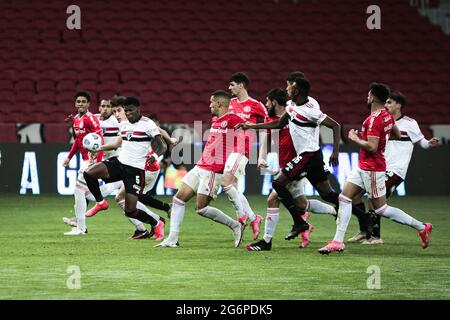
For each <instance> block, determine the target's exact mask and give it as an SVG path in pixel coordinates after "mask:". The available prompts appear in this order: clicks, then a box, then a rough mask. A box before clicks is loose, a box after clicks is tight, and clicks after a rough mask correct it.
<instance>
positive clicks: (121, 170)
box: [103, 157, 145, 196]
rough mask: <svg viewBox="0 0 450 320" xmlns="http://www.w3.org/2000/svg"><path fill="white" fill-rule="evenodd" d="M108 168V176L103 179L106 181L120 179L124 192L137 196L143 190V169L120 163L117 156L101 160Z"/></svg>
mask: <svg viewBox="0 0 450 320" xmlns="http://www.w3.org/2000/svg"><path fill="white" fill-rule="evenodd" d="M103 163H104V164H105V165H106V168H107V169H108V173H109V178H108V179H103V181H105V182H106V183H109V182H115V181H119V180H122V181H123V184H124V186H125V191H126V193H131V194H135V195H137V196H139V195H140V194H141V193H142V191H143V190H144V185H145V171H144V170H142V169H138V168H135V167H131V166H127V165H126V164H123V163H121V162H120V161H119V160H118V159H117V158H115V157H114V158H111V159H108V160H105V161H103Z"/></svg>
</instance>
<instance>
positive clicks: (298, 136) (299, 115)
mask: <svg viewBox="0 0 450 320" xmlns="http://www.w3.org/2000/svg"><path fill="white" fill-rule="evenodd" d="M316 103H317V102H316ZM286 112H287V113H288V115H289V132H290V133H291V137H292V142H293V144H294V148H295V151H296V152H297V155H299V154H302V153H304V152H315V151H317V150H319V148H320V146H319V137H320V124H321V123H322V121H323V120H325V118H326V117H327V115H326V114H324V113H323V112H322V111H321V110H320V108H319V106H318V104H317V105H316V104H314V103H312V102H311V101H308V102H306V103H305V104H303V105H300V106H297V105H296V104H295V103H294V102H293V101H292V100H290V101H288V102H287V105H286Z"/></svg>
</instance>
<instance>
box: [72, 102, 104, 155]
mask: <svg viewBox="0 0 450 320" xmlns="http://www.w3.org/2000/svg"><path fill="white" fill-rule="evenodd" d="M72 127H73V131H74V132H75V141H74V142H73V146H72V149H70V152H69V156H68V158H69V159H72V157H73V156H74V155H75V153H76V152H77V150H78V149H80V153H81V156H82V157H83V160H89V155H88V151H87V150H86V149H85V148H84V147H83V138H84V137H85V136H86V135H87V134H88V133H92V132H94V133H97V134H98V135H100V136H101V137H102V142H103V134H102V128H101V127H100V121H99V120H98V118H97V117H96V116H94V115H93V114H92V113H90V112H89V111H88V112H86V113H85V114H83V115H82V116H81V117H80V115H79V114H77V115H76V116H75V117H73V124H72ZM102 157H103V152H99V153H98V156H97V161H101V159H102Z"/></svg>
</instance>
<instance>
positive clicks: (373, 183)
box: [347, 168, 386, 199]
mask: <svg viewBox="0 0 450 320" xmlns="http://www.w3.org/2000/svg"><path fill="white" fill-rule="evenodd" d="M347 181H348V182H351V183H353V184H356V185H357V186H358V187H360V188H362V189H364V190H365V191H366V192H367V195H368V197H369V198H370V199H372V198H373V199H377V198H380V197H382V196H384V195H386V173H385V172H384V171H365V170H361V169H360V168H357V169H356V170H353V171H352V172H350V174H349V175H348V177H347Z"/></svg>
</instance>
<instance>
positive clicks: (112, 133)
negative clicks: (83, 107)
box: [63, 98, 164, 240]
mask: <svg viewBox="0 0 450 320" xmlns="http://www.w3.org/2000/svg"><path fill="white" fill-rule="evenodd" d="M124 99H125V98H123V99H121V98H119V99H115V98H113V99H111V100H107V99H103V100H101V102H100V106H99V112H100V114H96V115H95V116H96V117H97V118H98V119H99V121H100V126H101V128H102V132H103V139H104V143H105V145H107V144H109V143H112V142H113V141H114V140H115V139H117V136H118V135H119V122H120V121H122V120H124V119H126V116H125V113H124V112H123V106H122V105H120V106H117V105H116V103H117V102H118V101H120V102H121V103H123V102H124V101H125V100H124ZM113 105H114V107H113ZM117 109H121V112H122V113H120V111H119V110H117ZM113 112H114V113H117V116H112V115H113ZM118 155H119V149H115V150H110V151H105V152H104V155H103V160H108V159H112V158H113V157H117V156H118ZM91 156H92V153H91ZM78 184H79V185H80V186H79V189H82V190H84V198H81V197H80V196H79V194H78V193H76V197H75V208H76V212H78V213H79V218H78V220H80V219H81V220H83V221H84V220H85V217H86V216H87V217H92V216H93V215H90V214H89V213H88V214H81V213H82V212H84V213H86V209H87V201H95V198H94V196H93V195H92V193H91V192H90V191H89V189H88V187H87V186H86V182H85V181H84V177H82V178H80V179H79V180H78ZM121 187H123V183H122V181H116V182H111V183H106V184H103V185H102V186H101V187H100V191H101V193H102V196H103V197H107V196H108V195H110V194H111V193H112V192H113V191H114V190H119V189H120V190H122V188H121ZM120 195H121V193H120V192H119V193H118V196H119V197H120ZM122 198H123V196H122ZM116 199H117V197H116ZM83 200H84V201H83ZM118 202H119V201H118ZM120 204H121V203H119V205H120ZM138 206H139V204H138ZM141 206H142V207H144V211H145V210H147V209H146V208H145V206H143V205H142V204H141ZM122 207H123V203H122ZM141 209H142V208H141ZM157 217H159V216H157ZM128 219H129V220H130V222H131V223H132V224H133V225H134V226H135V227H136V230H137V231H141V232H142V233H143V234H144V235H148V234H149V232H148V231H147V229H146V228H145V226H144V225H143V224H142V222H140V221H139V220H136V219H132V218H128ZM63 221H64V223H66V224H68V225H70V226H72V227H74V228H76V227H77V225H78V224H77V217H75V218H73V219H69V218H66V217H64V218H63ZM84 223H85V222H84ZM152 232H153V231H152ZM136 233H138V232H135V235H136ZM155 233H157V232H155ZM79 234H83V233H79ZM160 237H164V230H163V231H162V235H160ZM144 238H145V236H144ZM130 239H131V240H134V238H133V237H131V238H130ZM138 239H139V238H138Z"/></svg>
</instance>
